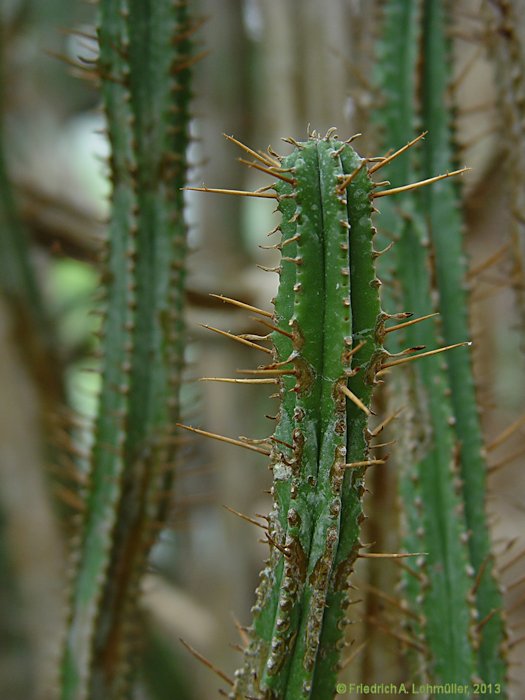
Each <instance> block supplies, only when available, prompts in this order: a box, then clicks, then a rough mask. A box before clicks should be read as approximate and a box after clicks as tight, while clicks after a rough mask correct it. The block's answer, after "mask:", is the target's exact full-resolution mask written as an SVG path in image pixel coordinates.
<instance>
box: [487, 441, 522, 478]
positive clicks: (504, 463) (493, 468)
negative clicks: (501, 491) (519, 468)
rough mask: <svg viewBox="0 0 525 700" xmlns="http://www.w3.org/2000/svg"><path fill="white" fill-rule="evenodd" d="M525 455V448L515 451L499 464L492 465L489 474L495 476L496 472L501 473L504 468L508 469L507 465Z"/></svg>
mask: <svg viewBox="0 0 525 700" xmlns="http://www.w3.org/2000/svg"><path fill="white" fill-rule="evenodd" d="M524 454H525V447H521V448H520V449H519V450H515V451H514V452H512V453H511V454H510V455H507V456H506V457H503V459H500V460H499V462H495V463H494V464H491V465H490V467H489V468H488V469H487V472H488V473H489V474H493V473H494V472H497V471H499V470H500V469H502V468H503V467H506V466H507V464H511V463H512V462H514V460H515V459H517V458H518V457H521V456H522V455H524Z"/></svg>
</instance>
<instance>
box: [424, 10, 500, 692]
mask: <svg viewBox="0 0 525 700" xmlns="http://www.w3.org/2000/svg"><path fill="white" fill-rule="evenodd" d="M447 15H448V10H447V3H435V2H429V1H428V0H426V1H425V3H424V26H423V57H424V58H423V81H422V105H421V116H422V119H423V122H424V126H425V128H426V129H428V131H429V135H428V137H427V139H425V141H424V143H423V146H422V155H423V157H422V164H421V173H422V176H423V177H429V176H430V175H431V174H432V173H433V172H436V169H437V170H438V171H444V170H446V169H447V168H452V167H454V157H453V152H452V130H451V124H452V114H451V107H450V104H449V100H448V99H447V97H448V87H449V83H450V81H451V78H450V76H451V68H450V46H449V40H448V38H447V27H448V22H449V20H448V18H447ZM421 205H422V208H423V212H424V213H425V217H426V224H427V226H428V231H429V236H430V239H431V241H432V247H433V251H434V265H435V275H436V284H437V289H438V292H439V304H440V312H441V319H442V333H443V339H444V341H445V343H447V344H452V343H456V342H458V341H460V340H463V339H464V338H466V337H468V335H469V319H468V289H467V286H466V278H467V275H466V273H467V264H466V258H465V254H464V250H463V235H462V233H463V221H462V215H461V202H460V198H459V192H458V187H457V183H453V182H451V181H448V182H447V181H443V182H440V183H438V184H436V186H435V187H434V188H428V189H427V190H426V191H425V192H424V193H422V200H421ZM447 370H448V376H449V383H450V388H451V390H452V393H451V402H452V406H453V410H454V418H455V432H456V436H457V440H458V441H459V450H460V465H461V467H460V473H461V479H462V482H463V485H462V493H463V500H464V504H465V519H466V524H467V528H468V531H469V543H468V544H469V554H470V563H471V565H472V567H473V568H474V571H475V574H476V578H477V581H476V607H477V616H478V620H479V621H480V622H483V624H482V625H481V626H479V627H477V628H476V630H477V633H478V635H479V639H477V640H476V647H478V646H479V650H478V655H479V659H478V673H479V676H480V678H482V679H483V681H484V682H485V683H488V684H491V685H492V686H495V685H496V684H498V685H499V686H500V687H501V688H502V692H503V686H504V682H505V676H506V661H505V657H504V642H505V626H504V622H503V619H502V609H503V599H502V595H501V591H500V590H499V587H498V585H497V583H496V581H495V579H494V571H493V569H494V563H493V553H492V542H491V538H490V533H489V528H488V524H487V515H486V493H487V486H486V479H487V460H486V454H485V447H484V440H483V434H482V430H481V424H480V419H479V412H478V404H477V397H476V387H475V382H474V376H473V371H472V364H471V356H470V353H469V352H468V350H467V349H466V348H463V349H460V350H458V351H457V352H455V353H451V354H450V355H449V356H448V357H447Z"/></svg>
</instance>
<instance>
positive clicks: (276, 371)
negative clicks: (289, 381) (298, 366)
mask: <svg viewBox="0 0 525 700" xmlns="http://www.w3.org/2000/svg"><path fill="white" fill-rule="evenodd" d="M235 371H236V372H239V374H259V375H262V374H270V375H273V376H276V377H278V376H286V375H294V374H297V372H296V371H295V370H294V369H292V368H289V369H272V368H265V369H236V370H235Z"/></svg>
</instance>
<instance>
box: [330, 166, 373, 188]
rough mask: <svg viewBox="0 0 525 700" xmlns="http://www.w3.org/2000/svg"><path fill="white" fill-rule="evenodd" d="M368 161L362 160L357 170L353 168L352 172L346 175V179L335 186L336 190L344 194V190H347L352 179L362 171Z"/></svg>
mask: <svg viewBox="0 0 525 700" xmlns="http://www.w3.org/2000/svg"><path fill="white" fill-rule="evenodd" d="M365 165H366V161H365V160H362V161H361V163H360V165H358V166H357V168H356V169H355V170H352V172H351V173H350V174H349V175H347V176H346V177H345V179H344V180H343V181H342V182H341V183H340V184H339V185H337V187H336V188H335V191H336V192H337V194H343V192H344V191H345V190H346V188H347V187H348V185H349V184H350V183H351V182H352V180H353V179H354V178H355V177H356V176H357V175H358V174H359V173H360V172H361V170H362V169H363V168H364V167H365Z"/></svg>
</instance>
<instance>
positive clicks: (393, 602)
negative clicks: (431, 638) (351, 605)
mask: <svg viewBox="0 0 525 700" xmlns="http://www.w3.org/2000/svg"><path fill="white" fill-rule="evenodd" d="M358 587H359V589H360V590H361V589H363V590H365V591H369V592H370V593H373V594H374V595H376V596H377V597H378V598H381V599H382V600H385V601H386V602H387V603H390V605H392V606H393V607H395V608H397V609H398V610H400V611H401V612H403V613H404V614H405V615H407V616H408V617H411V618H412V619H413V620H416V621H419V615H418V614H417V613H415V612H414V611H413V610H410V608H408V607H406V606H405V605H403V603H402V602H401V601H400V600H398V599H397V598H394V597H393V596H390V595H388V593H385V592H384V591H382V590H381V589H380V588H376V587H375V586H372V585H371V584H370V583H360V584H359V586H358Z"/></svg>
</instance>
